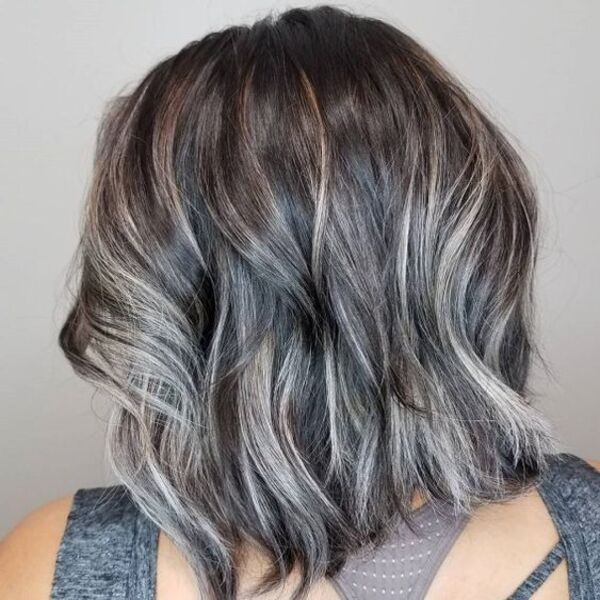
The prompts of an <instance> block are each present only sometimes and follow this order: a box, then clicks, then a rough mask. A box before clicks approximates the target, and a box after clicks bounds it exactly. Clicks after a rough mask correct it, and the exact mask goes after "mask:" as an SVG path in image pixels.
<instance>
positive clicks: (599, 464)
mask: <svg viewBox="0 0 600 600" xmlns="http://www.w3.org/2000/svg"><path fill="white" fill-rule="evenodd" d="M586 462H587V463H588V464H590V465H592V467H594V469H596V471H600V460H586Z"/></svg>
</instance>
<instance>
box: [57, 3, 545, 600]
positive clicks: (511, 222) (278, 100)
mask: <svg viewBox="0 0 600 600" xmlns="http://www.w3.org/2000/svg"><path fill="white" fill-rule="evenodd" d="M82 226H83V227H82V236H81V240H80V244H79V246H78V251H77V253H76V256H77V257H78V260H77V267H78V275H79V277H78V281H77V289H76V295H75V299H74V304H73V306H72V308H71V310H70V313H69V315H68V317H67V319H66V322H65V323H64V325H63V327H62V329H61V332H60V345H61V348H62V349H63V351H64V353H65V355H66V356H67V358H68V359H69V360H70V361H71V363H72V365H73V367H74V368H75V370H76V371H77V372H78V373H79V374H80V375H81V376H83V377H84V378H86V379H87V380H89V381H92V382H93V383H94V384H95V385H96V386H98V387H100V388H102V389H103V390H107V391H108V392H109V393H110V395H111V397H113V398H114V399H115V402H114V407H115V409H114V412H113V413H112V417H111V420H110V423H109V432H108V441H107V445H108V456H109V460H110V463H111V465H112V467H113V468H114V470H115V473H116V475H117V476H118V478H119V480H120V481H121V482H122V483H123V484H124V485H125V486H126V487H127V488H128V490H130V492H131V494H132V496H133V498H134V499H135V501H136V502H137V503H138V505H139V506H140V507H141V509H142V510H143V511H144V512H145V514H146V515H148V516H149V518H151V519H152V520H153V521H154V522H155V523H156V524H158V526H160V527H161V528H162V529H163V530H164V532H165V533H166V534H167V535H169V536H170V537H171V538H172V539H173V540H174V541H175V543H176V544H177V545H178V547H179V548H180V549H181V550H182V551H183V552H184V553H185V556H186V557H187V559H188V560H189V562H190V565H191V566H192V567H193V569H194V572H195V574H196V576H197V579H198V586H199V590H200V592H201V594H202V597H203V598H216V599H230V598H234V597H235V596H236V594H237V593H238V590H239V574H237V573H236V568H235V567H236V564H237V562H236V561H237V560H238V558H239V556H238V552H239V548H240V547H242V546H243V545H245V544H247V545H254V546H256V547H257V548H259V549H260V550H261V551H263V552H265V554H266V556H268V557H269V561H270V563H269V564H270V569H269V570H268V572H267V573H266V574H265V576H264V578H263V579H262V580H261V582H260V585H259V586H258V587H257V588H255V591H264V590H270V589H273V587H274V586H275V585H276V584H277V583H279V582H281V581H282V579H284V578H285V577H286V576H287V575H289V574H290V572H291V571H292V570H293V569H294V568H295V567H298V568H299V572H300V573H301V579H300V583H299V584H298V586H297V588H296V589H295V592H294V596H293V597H294V598H300V597H303V595H304V594H305V593H306V592H307V590H308V589H309V588H310V586H311V585H312V584H314V583H315V581H317V580H318V579H319V578H321V577H323V576H331V575H334V574H335V573H336V572H337V571H338V570H339V569H340V568H341V567H342V566H343V564H344V561H345V559H346V558H347V557H348V556H349V555H350V554H352V553H353V552H355V551H357V550H358V549H360V548H362V547H365V546H367V545H369V544H372V545H376V544H378V543H380V542H381V541H382V540H384V539H385V536H386V535H388V534H389V532H390V529H391V526H392V524H393V522H394V520H395V519H398V518H400V519H404V520H405V521H408V522H410V506H411V500H412V498H413V497H414V495H415V493H417V492H418V491H420V492H421V493H422V494H423V495H424V498H425V499H426V500H428V501H431V502H438V501H439V502H441V503H449V504H450V505H451V506H452V507H454V509H455V510H470V509H472V508H473V506H474V505H475V504H477V503H481V502H489V501H499V500H502V499H506V498H509V497H511V496H514V495H515V494H519V493H521V492H523V491H524V490H525V489H527V488H528V486H530V485H531V484H532V483H533V482H534V481H536V479H537V478H538V477H539V475H540V474H541V473H543V471H544V468H545V466H546V456H547V453H548V451H549V450H551V449H553V448H554V441H553V436H552V433H551V431H550V427H549V425H548V424H547V421H546V419H545V418H544V417H543V416H542V415H541V414H540V413H539V411H538V410H537V409H536V408H535V407H534V403H533V402H532V392H531V390H530V389H528V383H527V382H528V372H529V370H530V364H531V361H532V357H533V356H534V355H539V354H540V353H539V351H538V350H537V349H536V345H535V344H534V342H533V329H534V326H533V323H534V311H533V305H534V301H533V276H534V266H535V262H536V253H537V208H536V190H535V188H534V185H533V183H532V181H531V177H530V175H529V174H528V171H527V169H526V167H525V165H524V162H523V161H522V159H521V158H520V157H519V155H518V153H517V151H516V150H515V148H514V146H513V145H512V144H511V143H510V142H509V141H508V135H507V134H505V133H502V131H501V128H500V127H499V126H498V125H497V124H494V123H493V121H492V119H491V118H490V117H488V116H486V111H485V110H484V109H483V108H482V107H481V106H480V105H479V104H478V102H477V101H476V100H475V99H473V98H472V97H471V95H470V93H469V92H467V90H466V88H465V86H463V85H462V84H461V83H459V81H458V80H457V78H456V77H454V76H453V75H451V74H450V73H449V72H448V71H447V69H446V68H445V67H443V66H442V64H441V63H440V62H439V61H438V60H437V59H435V58H434V57H433V56H432V55H431V54H430V53H429V52H428V51H426V50H425V49H424V48H423V47H422V46H421V45H420V44H419V43H417V42H416V41H415V40H414V39H412V38H411V37H410V36H408V35H406V34H405V33H402V32H401V31H399V30H398V29H397V28H396V27H394V26H392V25H391V24H389V23H386V22H384V21H382V20H379V19H375V18H369V17H364V16H359V15H356V14H353V13H352V12H349V11H347V10H343V9H340V8H333V7H329V6H318V7H316V8H311V9H305V8H293V9H288V10H286V11H285V12H282V13H281V14H279V15H274V14H271V13H269V14H268V15H267V16H265V17H263V18H261V19H260V20H258V21H256V22H254V23H253V24H251V25H247V26H246V25H245V26H232V27H228V28H225V29H223V30H220V31H215V32H212V33H209V34H208V35H206V36H205V37H203V38H202V39H200V40H198V41H193V42H191V43H189V44H187V45H186V46H185V47H183V48H182V49H181V50H180V51H179V52H177V53H176V54H174V55H172V56H169V57H168V58H166V59H164V60H162V61H161V62H160V63H158V64H157V65H156V66H154V67H153V68H152V69H151V70H150V71H149V72H148V73H147V74H146V75H145V76H144V77H143V79H142V80H141V81H140V82H139V83H137V84H136V86H135V89H133V91H131V92H130V93H123V94H119V95H118V96H117V97H116V98H114V99H113V100H112V101H111V102H109V103H108V104H107V107H106V109H105V112H104V113H103V117H102V120H101V124H100V127H99V130H98V136H97V140H96V151H95V158H94V170H93V177H92V181H91V183H90V185H89V189H88V193H87V198H86V205H85V211H84V213H83V223H82ZM540 358H541V357H540ZM542 360H543V359H542Z"/></svg>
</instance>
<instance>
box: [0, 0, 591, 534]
mask: <svg viewBox="0 0 600 600" xmlns="http://www.w3.org/2000/svg"><path fill="white" fill-rule="evenodd" d="M286 6H289V5H288V4H283V3H279V4H278V3H276V2H275V3H274V2H258V1H256V0H254V1H252V2H249V1H243V0H238V1H233V0H220V1H219V2H206V1H196V2H192V1H184V0H169V1H167V0H164V1H158V0H135V1H134V0H128V1H125V2H123V1H117V0H110V1H107V0H104V1H102V2H101V1H96V2H92V1H83V0H73V1H66V0H54V1H53V2H44V1H43V0H38V1H37V2H33V1H25V0H14V1H13V2H8V1H6V2H3V3H2V4H0V23H1V25H0V28H1V31H0V65H1V72H0V74H1V78H0V85H1V88H2V89H1V93H0V128H1V131H0V133H1V136H0V144H1V152H2V157H1V160H0V202H1V221H0V223H1V231H0V235H1V237H0V240H1V242H0V243H1V244H2V252H1V253H0V261H1V263H0V264H1V273H0V282H1V284H2V286H3V287H2V294H1V296H0V298H1V303H2V304H1V311H0V315H1V319H2V323H1V332H2V344H1V353H2V354H1V357H0V358H1V360H0V365H1V367H0V368H1V373H0V375H1V377H0V386H1V387H0V399H1V402H2V411H1V415H2V418H1V420H0V535H1V534H2V533H4V532H5V531H6V530H7V529H8V528H9V526H10V525H11V524H12V523H13V522H14V521H15V520H16V519H18V518H20V517H22V516H23V515H24V514H25V513H26V512H28V511H29V510H31V509H32V508H34V507H36V506H38V505H40V504H41V503H44V502H46V501H48V500H50V499H52V498H54V497H56V496H59V495H63V494H66V493H69V492H73V491H74V490H75V489H76V488H78V487H83V486H92V485H104V484H106V483H108V482H110V481H111V479H110V474H109V473H108V471H107V469H106V467H105V464H104V459H103V431H104V425H103V421H104V419H105V417H106V414H107V405H106V403H105V402H104V401H103V400H102V399H101V398H99V397H98V395H94V394H93V390H92V388H91V387H90V386H89V385H87V384H85V383H83V382H81V381H79V380H78V379H77V378H76V377H75V375H74V374H73V373H72V371H71V369H70V367H69V365H68V364H67V362H66V360H65V359H64V358H63V357H62V355H61V354H60V352H59V349H58V346H57V343H56V338H57V333H58V329H59V326H60V324H61V320H62V318H63V317H64V315H65V308H66V304H65V294H64V293H63V284H64V277H65V274H66V268H67V265H68V262H69V260H70V258H71V255H72V253H73V251H74V249H75V244H76V240H77V226H78V220H79V213H80V208H81V203H82V198H83V192H84V190H85V188H86V185H87V183H88V180H89V179H88V178H89V170H90V161H91V155H92V149H93V140H94V133H95V128H96V126H97V120H98V115H99V113H100V111H101V108H102V106H103V104H104V102H105V101H106V100H107V99H108V98H109V97H110V96H112V95H114V94H116V93H117V92H118V91H119V90H120V89H121V87H122V86H123V85H124V84H126V83H128V82H132V81H134V80H136V79H137V78H139V77H140V76H141V75H142V74H143V72H144V71H145V70H146V69H148V68H149V67H150V66H152V65H153V64H154V63H155V62H156V61H158V60H159V59H161V58H163V57H164V56H166V55H167V54H170V53H172V52H175V51H176V50H178V49H179V48H180V47H181V46H183V45H184V44H185V43H187V42H188V41H190V40H192V39H196V38H198V37H201V36H202V35H203V34H205V33H207V32H208V31H209V30H211V29H215V28H220V27H222V26H224V25H227V24H231V23H234V22H238V21H245V22H248V21H251V20H253V19H254V18H256V17H259V16H261V15H262V14H264V12H265V11H266V10H269V9H276V10H281V9H283V8H285V7H286ZM345 6H347V7H349V8H354V9H357V10H359V11H362V12H364V13H368V14H371V15H374V16H378V17H382V18H385V19H389V20H391V21H392V22H393V23H395V24H396V25H399V26H400V27H402V28H404V29H405V30H406V31H407V32H409V33H411V34H412V35H414V36H415V37H417V39H419V40H420V41H421V42H422V43H424V44H425V45H426V46H427V47H428V48H429V49H430V50H432V51H433V52H434V53H435V54H436V55H437V56H438V57H440V58H441V59H442V61H443V62H444V63H445V64H446V65H448V66H449V67H450V68H451V69H453V70H454V72H455V73H457V74H458V75H459V77H461V78H462V80H463V81H464V82H465V83H466V84H467V85H468V86H469V87H470V88H471V89H472V90H473V91H474V92H475V93H476V94H477V95H478V96H479V97H480V98H481V99H482V100H483V102H484V103H485V104H486V105H489V106H491V107H492V109H493V111H494V113H495V115H496V116H497V118H498V119H499V120H500V121H501V122H502V123H503V124H504V125H505V126H506V127H508V129H509V130H510V131H511V132H512V133H513V134H514V136H515V138H517V139H518V140H519V143H520V147H521V148H522V152H523V153H524V155H525V158H526V160H527V161H528V162H529V164H530V165H531V167H532V169H533V172H534V174H535V176H536V178H537V180H538V181H539V187H540V192H541V199H542V211H543V215H544V230H545V237H544V245H543V248H542V256H541V260H540V265H539V284H538V294H539V307H540V311H539V315H540V316H539V321H540V325H539V327H540V337H541V339H542V344H543V348H544V350H545V355H546V357H547V359H548V361H549V362H550V363H551V365H552V367H553V370H554V380H548V378H547V377H545V376H543V377H542V376H541V375H536V378H535V379H536V382H537V389H538V392H539V394H540V398H541V400H540V405H541V406H542V407H543V409H544V410H545V411H546V412H547V413H548V414H549V415H550V416H551V418H552V420H553V422H554V423H555V428H556V434H557V436H558V437H559V438H560V439H561V440H562V441H563V443H564V448H566V449H569V450H571V451H574V452H577V453H579V454H581V455H583V456H585V457H588V458H589V457H591V458H597V459H600V431H599V423H600V385H599V383H598V382H599V377H598V369H599V367H600V362H599V360H598V358H599V352H598V342H599V340H600V335H599V333H600V331H599V330H600V325H599V321H600V308H599V307H600V284H599V277H598V275H599V267H598V264H599V262H600V261H599V258H600V256H599V254H600V241H599V240H598V233H599V224H600V203H599V198H598V192H599V189H600V159H599V151H600V143H599V140H600V76H599V70H598V57H600V36H599V35H598V31H599V30H600V3H599V2H598V1H597V0H528V1H527V2H523V1H521V0H502V1H498V0H476V1H475V0H473V1H467V0H452V1H450V0H437V1H435V0H410V1H409V0H406V1H401V0H389V1H384V0H381V1H378V2H371V3H364V2H349V3H347V4H345Z"/></svg>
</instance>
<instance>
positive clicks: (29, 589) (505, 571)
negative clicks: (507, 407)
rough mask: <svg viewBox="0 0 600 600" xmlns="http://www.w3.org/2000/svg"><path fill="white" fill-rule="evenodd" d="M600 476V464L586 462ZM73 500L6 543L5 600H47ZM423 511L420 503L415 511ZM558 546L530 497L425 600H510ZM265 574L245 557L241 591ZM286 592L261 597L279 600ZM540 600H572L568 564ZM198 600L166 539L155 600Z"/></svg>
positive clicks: (474, 539) (495, 516) (485, 520)
mask: <svg viewBox="0 0 600 600" xmlns="http://www.w3.org/2000/svg"><path fill="white" fill-rule="evenodd" d="M588 462H589V463H590V464H591V465H592V466H593V467H595V468H596V469H597V470H598V471H600V461H588ZM72 500H73V496H65V497H63V498H59V499H58V500H55V501H53V502H50V503H48V504H46V505H44V506H42V507H41V508H39V509H37V510H35V511H33V512H32V513H30V514H29V515H27V516H26V517H25V518H24V519H23V520H22V521H21V522H20V523H18V524H17V525H16V527H15V528H14V529H13V530H12V531H11V532H10V533H9V534H8V535H7V537H6V538H5V539H4V540H3V541H2V542H1V543H0V600H47V599H48V598H49V597H50V590H51V586H52V576H53V573H54V565H55V561H56V554H57V551H58V547H59V545H60V541H61V538H62V535H63V532H64V528H65V524H66V520H67V516H68V514H69V510H70V508H71V503H72ZM420 504H421V499H420V498H415V502H414V507H415V508H417V507H418V506H419V505H420ZM557 540H558V535H557V532H556V530H555V528H554V525H553V523H552V519H551V517H550V515H549V514H548V512H547V511H546V508H545V506H544V503H543V501H542V499H541V498H540V496H539V494H538V493H537V492H536V491H535V490H532V491H531V492H530V493H528V494H527V495H524V496H521V497H520V498H517V499H515V500H512V501H510V502H505V503H502V504H490V505H487V506H483V507H480V508H479V509H477V511H475V513H474V514H473V516H472V518H471V519H470V521H469V523H468V524H467V526H466V527H465V529H464V530H463V532H462V533H461V535H460V536H459V538H458V539H457V541H456V542H455V544H454V546H453V547H452V549H451V551H450V552H449V554H448V555H447V556H446V558H445V560H444V562H443V563H442V565H441V567H440V569H439V570H438V572H437V574H436V576H435V578H434V580H433V583H432V585H431V587H430V589H429V592H428V594H427V600H458V599H460V600H475V599H479V600H480V599H481V598H486V599H487V598H489V599H495V598H497V599H498V600H500V599H502V598H506V596H507V595H509V594H510V593H511V592H512V591H513V590H514V588H515V587H516V586H517V585H518V584H519V583H520V582H521V581H522V580H523V579H524V578H525V577H526V576H527V575H528V574H529V573H530V572H531V571H532V570H533V569H534V568H535V566H536V565H537V564H538V563H539V562H540V561H541V560H542V558H543V557H544V556H545V555H546V553H547V552H548V551H549V550H550V548H552V546H553V545H554V543H555V542H556V541H557ZM263 569H264V559H263V557H262V556H260V555H259V554H258V553H257V552H255V551H252V552H250V551H249V552H247V556H246V560H245V562H244V563H243V564H242V565H241V566H240V571H239V572H240V577H241V590H242V592H243V591H245V590H247V589H248V587H249V586H250V585H251V584H252V583H253V582H254V581H255V580H256V578H257V577H258V576H260V573H261V572H263ZM296 576H297V574H292V576H291V577H290V579H289V581H288V582H286V587H285V588H284V589H283V590H278V591H276V592H273V593H271V594H267V595H263V596H261V600H275V599H276V598H279V600H281V599H283V598H285V597H286V594H285V591H286V590H289V589H292V587H293V583H294V580H295V577H296ZM533 597H534V599H535V600H567V599H568V587H567V569H566V563H565V562H564V561H563V562H562V563H561V564H560V565H559V567H558V568H557V569H556V570H555V571H554V573H553V574H552V575H551V576H550V577H549V579H548V580H547V581H546V582H545V583H544V584H543V585H542V587H541V588H540V589H539V590H538V592H536V594H534V596H533ZM167 599H168V600H197V598H196V596H195V584H194V579H193V575H192V571H191V568H190V567H189V565H188V564H187V563H186V561H185V559H184V558H183V556H182V555H181V554H180V553H179V551H178V550H177V548H176V547H175V546H174V544H173V543H172V542H171V541H170V539H169V538H168V537H167V536H166V535H164V534H162V533H161V535H160V537H159V547H158V566H157V600H167ZM310 600H339V596H338V595H337V593H336V592H335V590H334V588H333V587H332V586H331V585H330V584H329V583H328V582H327V580H325V579H324V580H322V581H320V582H319V583H318V584H317V585H316V586H315V587H314V589H313V590H312V592H311V595H310Z"/></svg>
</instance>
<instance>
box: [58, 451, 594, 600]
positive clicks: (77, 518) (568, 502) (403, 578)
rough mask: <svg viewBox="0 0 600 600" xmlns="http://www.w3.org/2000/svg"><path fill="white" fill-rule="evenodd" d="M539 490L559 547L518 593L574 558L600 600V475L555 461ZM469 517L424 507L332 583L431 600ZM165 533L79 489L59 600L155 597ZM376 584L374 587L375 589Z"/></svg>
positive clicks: (113, 493) (351, 594) (577, 582)
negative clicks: (161, 539)
mask: <svg viewBox="0 0 600 600" xmlns="http://www.w3.org/2000/svg"><path fill="white" fill-rule="evenodd" d="M538 489H539V491H540V494H541V496H542V498H543V500H544V502H545V503H546V506H547V508H548V511H549V513H550V515H551V516H552V518H553V520H554V523H555V525H556V528H557V530H558V533H559V537H560V540H559V542H558V543H557V544H556V546H555V547H554V548H553V549H552V550H551V551H550V552H549V553H548V555H547V556H546V557H545V558H544V560H542V561H541V562H540V564H539V566H538V567H537V568H536V569H535V570H534V571H533V572H532V573H531V574H530V575H529V577H528V578H527V579H526V580H525V581H524V582H523V583H522V584H521V585H520V586H519V587H518V588H517V589H516V590H515V592H514V593H513V594H512V595H511V596H510V600H525V599H526V598H530V597H531V596H532V594H533V593H534V592H535V590H537V589H538V588H539V587H540V586H541V585H542V583H543V582H544V581H545V580H546V578H547V577H548V575H550V573H551V572H552V571H553V570H554V569H555V568H556V566H557V565H558V564H560V562H561V560H562V559H563V558H566V560H567V570H568V577H569V590H570V594H569V595H570V598H572V599H576V600H594V599H598V598H600V473H599V472H597V471H596V470H595V469H594V468H593V467H591V466H590V465H589V464H588V463H587V462H585V461H584V460H582V459H581V458H578V457H577V456H574V455H572V454H566V453H563V454H557V455H554V456H552V457H550V469H549V470H548V472H547V474H546V476H545V477H544V478H543V479H542V480H541V481H540V482H539V484H538ZM465 522H466V519H465V518H464V517H463V516H457V517H452V516H450V515H448V514H443V513H438V512H436V511H434V510H433V508H432V507H430V506H425V507H423V509H421V510H420V511H417V513H416V514H415V524H416V530H415V532H411V531H409V530H408V528H406V526H401V527H399V528H398V530H397V531H396V532H395V535H394V536H393V537H392V538H390V540H388V543H387V544H385V545H384V546H382V547H381V548H379V549H378V550H377V551H376V552H375V553H370V554H368V555H367V554H363V555H361V556H356V557H353V559H352V560H350V561H348V562H347V564H346V565H345V567H344V569H342V571H341V572H340V573H339V574H338V576H337V577H336V579H335V580H334V581H333V583H334V585H335V586H336V588H337V590H338V593H339V594H340V596H341V597H342V598H343V599H345V600H363V599H367V598H369V599H370V598H388V599H389V597H390V596H393V597H394V598H406V599H409V598H410V599H411V600H413V599H416V598H423V597H424V596H425V593H426V591H427V588H428V587H429V584H430V583H431V581H432V579H433V577H434V576H435V573H436V572H437V569H438V568H439V566H440V564H441V562H442V561H443V559H444V557H445V556H446V554H447V552H448V551H449V549H450V548H451V546H452V542H453V541H454V540H455V539H456V537H457V536H458V534H459V533H460V531H462V528H463V527H464V525H465ZM157 542H158V529H157V527H156V526H155V525H154V524H153V523H152V522H150V521H149V520H148V519H147V518H146V517H145V516H144V515H142V513H141V512H140V511H139V510H138V509H137V507H136V506H135V505H134V503H133V502H132V500H131V498H130V496H129V494H128V493H127V491H126V489H125V488H124V487H122V486H113V487H105V488H90V489H81V490H78V491H77V493H76V494H75V498H74V501H73V507H72V509H71V512H70V514H69V518H68V521H67V526H66V529H65V533H64V536H63V539H62V542H61V545H60V548H59V552H58V557H57V562H56V568H55V573H54V582H53V589H52V596H51V598H52V599H53V600H59V599H60V600H108V599H111V600H115V599H117V600H118V599H122V598H127V599H135V600H154V597H155V578H156V551H157ZM369 584H370V585H369Z"/></svg>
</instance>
